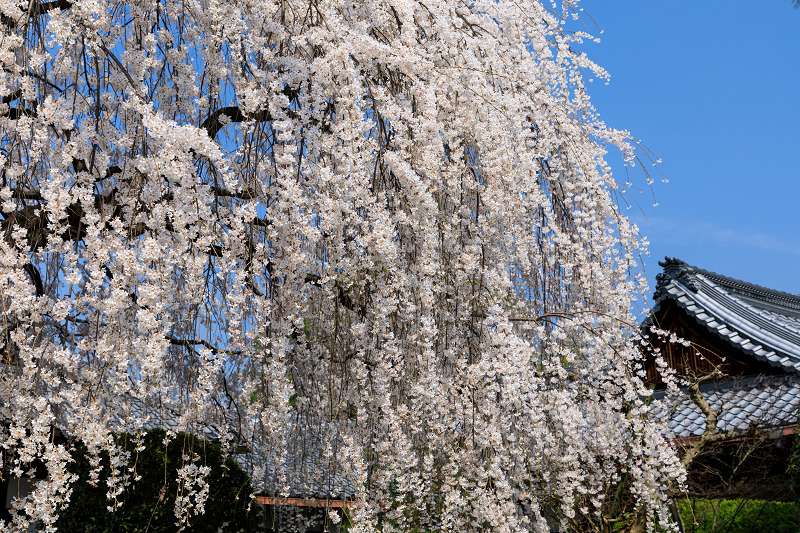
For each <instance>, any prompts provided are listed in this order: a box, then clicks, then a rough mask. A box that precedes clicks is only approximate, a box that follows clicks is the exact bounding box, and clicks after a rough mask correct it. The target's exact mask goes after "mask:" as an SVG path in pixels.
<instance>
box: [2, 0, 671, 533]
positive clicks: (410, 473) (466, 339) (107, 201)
mask: <svg viewBox="0 0 800 533" xmlns="http://www.w3.org/2000/svg"><path fill="white" fill-rule="evenodd" d="M579 14H580V7H579V5H578V3H577V2H576V1H575V0H564V1H563V3H561V2H556V1H555V0H553V1H552V2H550V1H545V0H542V1H541V2H540V1H531V0H528V1H516V0H476V1H474V2H461V1H458V0H437V1H435V2H424V1H418V0H372V1H369V2H363V1H361V0H358V1H356V0H354V1H352V2H340V1H338V0H336V1H331V0H314V1H309V0H183V1H180V2H178V1H158V0H131V1H129V2H124V3H119V2H114V1H109V0H60V1H52V2H40V1H37V0H32V1H31V2H18V1H17V0H2V1H0V27H2V31H3V37H2V40H0V98H1V99H2V100H1V101H0V168H2V176H0V202H1V203H0V214H2V217H3V219H2V221H0V229H1V230H2V231H1V233H2V239H0V305H2V311H3V321H2V324H1V325H0V343H2V347H1V348H0V349H1V350H2V354H1V355H2V358H3V361H4V364H3V365H2V369H1V370H0V418H2V420H4V421H5V422H4V424H5V425H4V429H3V431H4V433H3V434H2V442H1V444H2V447H3V449H4V450H5V452H6V456H7V457H8V460H7V464H6V465H5V467H6V468H9V469H11V470H12V471H13V472H15V473H16V475H25V473H26V471H28V470H29V469H30V468H31V465H32V464H33V462H34V460H41V461H43V462H44V464H45V465H46V468H47V472H48V476H47V478H46V479H43V480H39V481H37V482H36V484H35V490H34V492H33V493H32V494H31V495H29V496H28V497H27V498H26V499H21V500H18V501H17V503H16V506H17V508H18V509H19V510H20V511H19V512H18V513H17V514H16V515H15V518H14V523H13V524H5V525H0V528H6V529H8V528H10V529H14V528H16V530H20V531H21V530H25V528H26V527H27V523H28V522H29V521H39V522H40V523H41V524H43V525H44V526H45V529H47V530H48V531H52V530H53V524H54V522H55V519H56V517H57V513H58V508H59V506H60V505H63V504H65V503H66V502H67V501H68V500H69V497H70V485H71V483H72V482H73V479H72V477H71V476H70V475H69V474H68V473H67V472H68V471H67V469H66V467H65V463H66V462H68V460H69V456H68V451H69V450H68V449H69V446H70V445H69V444H68V443H67V444H64V443H63V442H61V441H59V440H57V439H54V438H53V435H54V430H55V428H58V429H59V430H60V431H61V432H63V434H65V435H68V436H69V437H70V438H71V439H80V440H81V441H83V442H84V443H85V444H86V446H87V448H88V449H89V451H90V454H92V459H91V460H90V463H91V464H92V465H93V468H94V472H93V475H94V479H95V480H96V479H97V475H98V474H99V470H98V469H100V468H102V467H101V463H100V461H99V459H98V457H99V454H100V453H101V452H102V451H104V450H105V451H110V452H111V457H113V458H114V459H115V461H114V463H113V465H112V469H113V470H114V472H112V475H111V477H110V484H111V485H112V486H110V487H109V497H110V503H109V505H111V506H112V507H113V506H114V505H115V503H114V502H115V501H118V500H121V499H124V497H125V488H126V487H127V486H128V485H129V484H130V483H135V482H136V480H135V479H131V476H130V475H129V473H130V469H129V467H128V465H127V462H126V461H127V458H126V456H125V455H124V454H122V453H121V452H120V451H119V450H117V449H115V444H114V439H113V435H114V434H119V433H121V432H127V433H132V434H141V432H142V431H144V430H145V429H147V428H149V427H153V425H154V424H157V422H156V421H154V418H153V415H152V413H154V412H162V413H174V414H175V417H177V419H178V422H179V427H178V430H187V431H195V432H196V431H197V428H198V427H205V426H207V425H210V424H215V426H216V427H221V428H223V435H222V440H223V442H224V443H225V444H226V445H231V446H234V445H238V446H241V445H244V446H247V447H248V449H249V450H250V452H251V460H252V464H253V467H254V471H253V475H254V478H253V481H254V483H255V485H256V486H257V487H260V488H259V490H260V491H262V492H264V493H265V494H268V495H273V496H281V497H284V496H292V497H314V498H327V497H329V496H333V497H347V498H348V499H352V500H353V501H354V505H353V506H352V507H351V512H350V513H349V514H348V520H350V521H351V522H352V529H351V531H364V532H366V531H374V530H375V527H377V524H378V520H379V519H380V523H381V524H382V530H383V531H385V532H389V531H409V530H411V528H412V527H420V528H422V529H423V530H425V529H429V530H434V529H435V530H439V531H498V532H505V531H508V532H514V531H547V530H548V528H549V527H550V526H552V525H558V524H566V523H567V522H569V521H570V520H573V519H577V518H580V517H581V516H589V517H591V516H596V515H597V514H598V513H603V512H604V509H606V510H607V508H608V507H609V506H610V503H609V499H610V498H613V497H614V491H615V488H616V487H617V486H618V484H619V483H620V481H621V479H622V478H623V477H624V478H625V479H626V480H627V487H628V490H629V491H630V494H631V495H632V498H633V501H635V502H636V505H637V506H639V507H638V508H639V509H641V510H642V512H644V513H647V516H651V517H652V516H654V513H661V514H662V516H665V515H664V513H665V512H666V506H665V502H666V498H667V489H668V487H669V486H670V483H672V481H673V480H675V479H680V477H681V475H682V473H681V470H680V466H679V463H678V461H677V460H676V458H675V456H674V453H673V451H672V450H671V449H670V448H669V446H667V445H666V443H665V441H664V440H663V438H662V437H661V434H660V433H659V431H658V428H657V427H656V426H654V425H653V424H652V423H651V422H648V421H647V420H646V413H647V411H648V407H647V405H646V402H645V401H644V398H645V397H646V396H647V395H648V391H647V390H646V388H645V387H644V385H643V383H642V378H643V372H642V371H641V365H640V363H641V356H640V354H639V351H638V350H637V348H636V345H635V342H634V341H633V339H632V338H631V337H632V335H633V334H634V333H635V331H634V330H635V328H632V327H631V324H633V323H634V318H633V317H632V315H631V311H630V308H631V304H632V300H633V298H634V297H635V295H636V294H637V291H641V290H642V287H643V285H642V284H643V281H642V279H641V277H635V276H634V277H631V271H632V270H636V268H635V265H636V261H637V258H638V257H639V254H640V253H641V252H642V249H643V246H642V244H641V243H640V241H639V237H638V231H637V229H636V227H635V226H633V225H632V224H630V223H629V222H628V221H627V219H626V218H625V217H624V216H623V215H622V214H621V212H620V209H619V208H618V206H617V203H616V202H615V198H616V195H618V194H622V193H624V187H623V186H621V185H618V184H617V183H616V182H615V181H614V179H613V178H612V176H611V172H610V169H609V167H608V165H607V164H606V163H605V161H604V159H603V156H604V154H605V148H604V147H605V146H616V147H617V148H619V149H621V150H623V151H624V152H625V153H626V154H628V153H629V149H630V148H629V146H628V144H627V141H628V138H629V137H628V135H627V133H626V132H622V131H616V130H611V129H609V128H607V127H606V126H605V124H604V123H603V122H601V121H600V119H599V118H598V117H597V114H596V113H595V111H594V109H593V108H592V107H591V104H590V102H589V99H588V97H587V95H586V93H585V90H584V83H585V79H586V77H587V75H588V76H589V77H599V78H604V77H605V76H606V74H605V72H604V71H603V70H602V69H600V68H599V67H597V66H596V65H595V64H593V63H592V62H591V61H590V60H589V59H587V57H586V56H585V54H583V53H580V52H579V51H577V50H576V47H578V46H579V44H580V42H581V40H582V39H586V38H587V37H590V36H588V35H586V34H585V33H572V32H570V31H569V30H568V29H567V25H568V24H570V23H571V21H572V19H573V15H574V16H576V17H577V16H578V15H579ZM299 425H302V426H303V427H313V428H314V435H315V437H314V438H308V439H306V433H304V432H298V431H295V429H296V428H297V427H299ZM303 439H306V440H307V442H303V443H301V444H302V445H298V441H300V440H303ZM312 448H316V451H313V450H312V451H308V450H310V449H312ZM289 449H292V450H298V449H299V450H305V451H303V453H308V454H311V455H314V456H316V457H317V458H318V459H319V460H318V461H317V462H316V464H314V465H311V466H308V465H306V464H305V463H303V462H302V461H298V460H296V458H293V457H291V454H290V453H288V452H287V450H289ZM298 453H299V452H298ZM300 465H302V468H301V466H300ZM203 468H204V467H203V466H201V464H200V463H196V462H194V461H187V462H186V465H185V467H184V469H182V470H181V471H180V475H181V476H183V477H184V478H185V479H183V484H182V485H181V486H182V487H184V488H185V489H186V490H187V492H186V493H182V494H181V495H180V497H179V498H178V500H177V502H178V503H177V505H176V509H175V512H176V517H177V519H178V522H181V523H186V521H187V520H188V519H189V517H190V515H191V514H192V513H195V512H197V511H200V510H202V506H203V501H204V498H205V493H204V492H203V491H204V490H206V491H207V485H205V484H204V481H203V480H202V479H203V475H204V472H206V471H205V470H203ZM330 479H346V480H348V484H349V485H348V486H351V487H352V494H345V493H343V492H342V491H341V490H339V489H337V488H335V487H331V486H330V485H331V483H328V480H330ZM325 487H328V488H325ZM337 491H338V492H337ZM326 492H328V493H327V494H326ZM156 497H158V496H157V495H154V498H156ZM576 517H577V518H576ZM548 523H549V524H548ZM662 523H663V521H662ZM6 529H4V530H6Z"/></svg>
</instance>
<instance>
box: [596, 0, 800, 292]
mask: <svg viewBox="0 0 800 533" xmlns="http://www.w3.org/2000/svg"><path fill="white" fill-rule="evenodd" d="M582 6H583V9H584V10H585V11H586V12H587V13H589V14H590V15H591V17H592V18H593V19H594V20H595V22H596V23H597V25H598V26H599V27H600V28H601V29H602V30H603V33H602V34H600V35H599V37H600V39H601V42H600V43H599V44H594V43H585V44H584V45H583V48H582V49H583V50H584V51H586V53H587V54H588V55H589V57H590V58H592V59H593V60H594V61H595V62H596V63H598V64H600V66H602V67H604V68H605V69H606V70H607V71H608V72H609V73H610V75H611V82H610V84H609V85H604V84H603V82H602V81H600V82H598V81H597V80H595V81H594V82H593V83H592V85H591V86H590V87H589V91H590V95H591V98H592V102H593V103H594V105H595V107H596V108H597V110H598V111H599V112H600V115H601V117H602V118H603V119H604V120H605V122H606V123H607V124H608V125H609V126H611V127H615V128H620V129H626V130H628V131H630V132H631V134H632V135H634V136H635V137H636V138H638V139H640V140H641V141H643V143H644V144H645V145H647V147H649V148H650V149H651V150H652V151H653V152H654V153H655V154H656V155H657V156H658V157H659V158H661V160H662V164H660V165H659V168H660V170H661V172H662V173H663V174H664V176H665V177H666V178H667V179H668V180H669V183H666V184H664V183H661V182H660V181H659V179H656V183H655V184H654V185H653V189H654V192H655V196H656V201H657V202H658V206H657V207H654V206H653V198H652V195H651V193H650V191H649V190H648V189H647V187H646V185H645V178H644V175H643V173H642V171H641V169H630V172H631V175H632V176H633V178H634V181H635V182H637V183H639V184H640V185H641V186H642V187H643V189H644V192H643V193H642V194H640V195H638V197H637V201H639V203H640V204H641V206H642V208H643V209H644V213H645V215H646V217H647V220H645V218H644V216H643V215H642V214H641V212H638V213H637V209H636V208H633V209H631V210H629V211H628V214H629V215H630V216H631V218H632V219H634V220H635V221H636V222H637V223H638V224H639V225H640V227H641V230H642V233H643V234H644V235H646V236H647V237H648V239H649V240H650V243H651V245H650V257H649V258H648V259H647V261H646V268H647V274H648V278H649V280H650V284H651V287H652V286H653V285H654V282H655V281H654V278H655V275H656V274H657V273H658V272H659V271H660V267H659V266H658V261H659V260H660V259H662V258H663V257H664V256H665V255H669V256H673V257H678V258H680V259H683V260H684V261H686V262H687V263H690V264H693V265H696V266H699V267H702V268H705V269H708V270H712V271H715V272H718V273H720V274H725V275H728V276H732V277H735V278H739V279H743V280H745V281H750V282H752V283H757V284H760V285H765V286H767V287H771V288H774V289H778V290H783V291H787V292H793V293H800V276H798V270H800V269H798V266H799V265H800V206H799V205H798V200H799V199H800V179H798V178H800V11H798V10H795V9H794V8H793V7H792V3H791V1H790V0H768V1H762V2H755V1H752V0H749V1H744V0H729V1H726V2H721V1H708V0H703V1H689V0H672V1H655V2H654V1H649V0H636V1H634V0H583V1H582ZM587 21H588V19H587ZM588 23H590V21H588V22H587V25H588ZM593 29H594V28H593ZM594 32H595V34H597V30H596V29H594ZM610 161H611V162H612V165H613V168H614V170H615V173H617V174H618V175H619V176H620V177H622V176H624V173H625V169H624V167H623V166H622V161H621V159H619V158H618V157H611V158H610ZM651 170H652V169H651ZM623 181H624V180H623ZM648 221H649V223H648Z"/></svg>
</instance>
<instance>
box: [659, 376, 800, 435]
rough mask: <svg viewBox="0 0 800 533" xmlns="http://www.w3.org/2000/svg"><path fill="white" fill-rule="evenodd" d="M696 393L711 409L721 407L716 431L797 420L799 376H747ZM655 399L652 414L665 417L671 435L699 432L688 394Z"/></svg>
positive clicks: (698, 419)
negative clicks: (698, 393) (699, 394)
mask: <svg viewBox="0 0 800 533" xmlns="http://www.w3.org/2000/svg"><path fill="white" fill-rule="evenodd" d="M700 393H701V395H702V396H703V397H704V398H705V399H706V401H708V402H709V404H711V407H712V409H715V410H717V411H719V410H720V409H721V410H722V412H721V414H720V415H719V418H718V420H717V429H718V431H732V430H747V429H749V428H751V427H753V428H768V427H777V426H785V425H790V424H796V423H797V410H798V408H800V376H797V375H786V376H755V377H753V376H751V377H746V378H740V379H731V380H726V381H719V382H711V383H705V384H703V385H701V386H700ZM655 397H656V400H657V402H656V403H655V404H654V406H653V410H652V416H653V417H654V418H655V419H657V420H666V422H667V427H668V428H669V431H670V433H671V435H669V437H670V438H675V437H690V436H692V435H701V434H702V433H703V431H704V430H705V425H706V424H705V419H704V417H703V416H702V413H701V412H700V408H698V407H697V406H696V405H694V404H693V403H692V402H691V400H689V398H688V396H686V395H681V396H680V397H678V398H668V397H666V396H665V395H664V393H663V392H656V393H655Z"/></svg>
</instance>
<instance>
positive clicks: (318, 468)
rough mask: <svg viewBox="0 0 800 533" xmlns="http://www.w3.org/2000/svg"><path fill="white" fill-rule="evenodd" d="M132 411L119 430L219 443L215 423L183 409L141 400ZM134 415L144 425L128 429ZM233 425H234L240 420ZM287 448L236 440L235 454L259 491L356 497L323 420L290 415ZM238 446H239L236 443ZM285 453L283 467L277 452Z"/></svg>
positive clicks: (131, 406) (129, 405) (337, 440)
mask: <svg viewBox="0 0 800 533" xmlns="http://www.w3.org/2000/svg"><path fill="white" fill-rule="evenodd" d="M125 405H126V409H127V411H128V412H126V413H125V414H127V415H128V416H129V417H130V418H128V419H122V418H120V417H115V423H114V425H115V426H116V427H115V430H116V431H135V430H136V429H146V430H149V429H165V430H172V431H187V432H189V433H191V434H194V435H197V436H199V437H202V438H204V439H207V440H210V441H219V440H220V436H221V435H222V433H223V431H221V430H220V428H221V427H222V426H221V425H220V426H219V427H218V426H217V425H215V424H211V423H202V422H194V423H191V424H188V426H187V425H185V424H181V420H180V416H179V415H178V412H177V411H176V410H175V409H174V408H172V407H166V406H163V405H161V406H159V407H158V408H155V407H152V406H147V407H144V406H143V404H142V403H141V402H139V401H130V402H126V404H125ZM133 418H136V419H139V420H144V421H145V422H144V426H143V427H141V428H136V427H128V426H127V425H126V423H125V422H126V420H131V419H133ZM230 425H232V426H235V423H231V424H230ZM288 426H289V427H288V430H287V433H288V434H289V435H291V436H292V438H290V439H287V442H286V444H285V449H283V450H282V452H284V453H281V454H276V453H270V451H269V450H262V449H260V448H259V446H258V445H257V443H255V442H243V441H241V440H238V439H237V440H238V442H235V443H233V445H234V451H233V452H232V453H231V455H232V456H233V457H234V458H235V459H236V461H237V462H238V463H239V465H240V466H241V467H242V469H243V470H244V471H245V472H247V474H248V475H249V476H250V478H251V482H252V484H253V489H254V490H255V492H256V493H259V494H267V495H277V494H289V495H290V496H292V497H296V496H302V497H309V498H322V499H326V498H331V499H342V498H351V497H352V496H353V495H354V494H355V487H354V485H353V483H352V481H351V480H350V478H349V476H347V475H346V474H345V473H344V472H343V471H342V469H341V465H339V464H337V461H336V460H335V458H336V457H338V456H339V453H337V452H339V448H340V447H341V446H342V443H341V438H337V437H336V436H335V435H329V434H330V433H335V432H332V431H326V428H325V426H324V424H322V423H315V422H314V421H312V420H310V419H308V418H307V417H303V416H299V415H293V416H292V415H290V416H289V421H288ZM237 445H239V446H237ZM278 455H282V460H281V461H280V462H282V465H281V466H278V462H279V461H278V459H277V456H278ZM256 465H261V466H264V472H265V475H266V477H265V478H264V477H257V476H256V475H255V474H256V470H257V469H256V468H255V466H256Z"/></svg>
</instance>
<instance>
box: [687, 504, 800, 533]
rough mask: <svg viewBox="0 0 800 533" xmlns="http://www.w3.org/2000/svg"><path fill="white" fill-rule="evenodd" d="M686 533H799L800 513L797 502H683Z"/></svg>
mask: <svg viewBox="0 0 800 533" xmlns="http://www.w3.org/2000/svg"><path fill="white" fill-rule="evenodd" d="M678 506H679V509H680V513H681V518H682V519H683V525H684V528H685V530H686V533H752V532H753V531H759V532H763V533H767V532H769V533H796V532H797V531H798V529H800V513H798V508H797V505H796V504H795V503H794V502H769V501H761V500H700V499H697V500H682V501H680V502H679V503H678Z"/></svg>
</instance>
